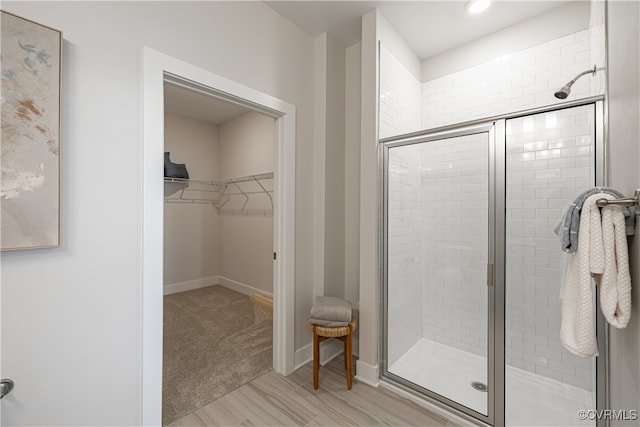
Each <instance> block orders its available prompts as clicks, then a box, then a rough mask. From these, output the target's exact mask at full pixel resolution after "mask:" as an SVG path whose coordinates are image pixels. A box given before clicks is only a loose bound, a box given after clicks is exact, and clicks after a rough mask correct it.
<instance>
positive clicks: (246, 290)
mask: <svg viewBox="0 0 640 427" xmlns="http://www.w3.org/2000/svg"><path fill="white" fill-rule="evenodd" d="M218 280H219V281H218V283H219V284H220V285H222V286H224V287H225V288H229V289H231V290H232V291H236V292H240V293H241V294H244V295H249V296H251V295H253V294H260V295H264V296H266V297H269V298H273V293H271V292H266V291H263V290H261V289H258V288H254V287H253V286H249V285H246V284H244V283H240V282H236V281H235V280H231V279H228V278H226V277H223V276H218Z"/></svg>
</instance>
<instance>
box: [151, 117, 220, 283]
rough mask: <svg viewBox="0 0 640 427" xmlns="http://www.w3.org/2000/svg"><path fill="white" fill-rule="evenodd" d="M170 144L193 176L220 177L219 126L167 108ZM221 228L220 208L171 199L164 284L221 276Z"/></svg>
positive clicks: (175, 157) (167, 212)
mask: <svg viewBox="0 0 640 427" xmlns="http://www.w3.org/2000/svg"><path fill="white" fill-rule="evenodd" d="M164 149H165V151H169V152H170V153H171V161H172V162H174V163H184V164H186V166H187V170H188V171H189V176H190V178H191V179H198V180H205V181H210V180H214V179H216V178H217V176H218V174H219V172H218V158H219V154H218V127H217V126H216V125H213V124H209V123H205V122H202V121H199V120H193V119H189V118H185V117H180V116H177V115H175V114H169V113H165V115H164ZM219 233H220V232H219V226H218V212H217V210H216V209H215V207H214V206H212V205H211V204H191V203H189V204H184V203H171V202H165V204H164V265H163V268H164V286H165V287H167V285H175V284H179V283H183V282H188V281H192V280H199V279H208V278H212V277H215V276H217V275H218V273H219V262H218V261H219V253H218V249H219V245H218V241H219V238H220V234H219ZM211 284H213V283H211Z"/></svg>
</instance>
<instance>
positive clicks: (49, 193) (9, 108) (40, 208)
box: [0, 11, 62, 251]
mask: <svg viewBox="0 0 640 427" xmlns="http://www.w3.org/2000/svg"><path fill="white" fill-rule="evenodd" d="M1 24H2V26H1V27H0V28H1V33H2V34H1V40H2V42H1V43H2V44H1V50H0V55H1V62H2V76H1V77H2V87H1V90H2V91H1V93H2V122H1V123H2V139H1V140H0V148H1V150H2V153H1V157H0V174H1V176H0V228H1V230H0V249H1V250H3V251H5V250H17V249H34V248H48V247H57V246H60V81H61V68H62V33H61V32H60V31H57V30H54V29H52V28H49V27H46V26H44V25H41V24H38V23H36V22H33V21H29V20H27V19H24V18H21V17H18V16H15V15H12V14H10V13H7V12H4V11H2V23H1Z"/></svg>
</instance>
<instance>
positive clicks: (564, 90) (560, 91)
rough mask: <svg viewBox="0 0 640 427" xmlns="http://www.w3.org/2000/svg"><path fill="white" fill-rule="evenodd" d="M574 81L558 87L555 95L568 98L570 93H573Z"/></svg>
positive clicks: (559, 97)
mask: <svg viewBox="0 0 640 427" xmlns="http://www.w3.org/2000/svg"><path fill="white" fill-rule="evenodd" d="M573 83H575V82H574V81H573V80H571V81H570V82H569V83H567V84H566V85H564V86H562V87H561V88H560V89H558V91H557V92H556V93H554V94H553V96H555V97H556V98H558V99H566V98H567V96H569V94H570V93H571V86H572V85H573Z"/></svg>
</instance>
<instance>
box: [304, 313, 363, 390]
mask: <svg viewBox="0 0 640 427" xmlns="http://www.w3.org/2000/svg"><path fill="white" fill-rule="evenodd" d="M309 329H311V331H312V332H313V388H314V389H317V388H318V371H319V370H320V343H321V342H322V341H325V340H328V339H329V338H337V339H339V340H340V341H342V342H344V368H345V369H346V371H347V389H348V390H351V383H352V381H351V377H352V375H353V372H352V371H353V369H352V361H351V352H352V349H351V340H352V338H353V331H355V330H356V319H355V317H352V318H351V323H349V324H348V325H347V326H338V327H329V326H320V325H312V324H309Z"/></svg>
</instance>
